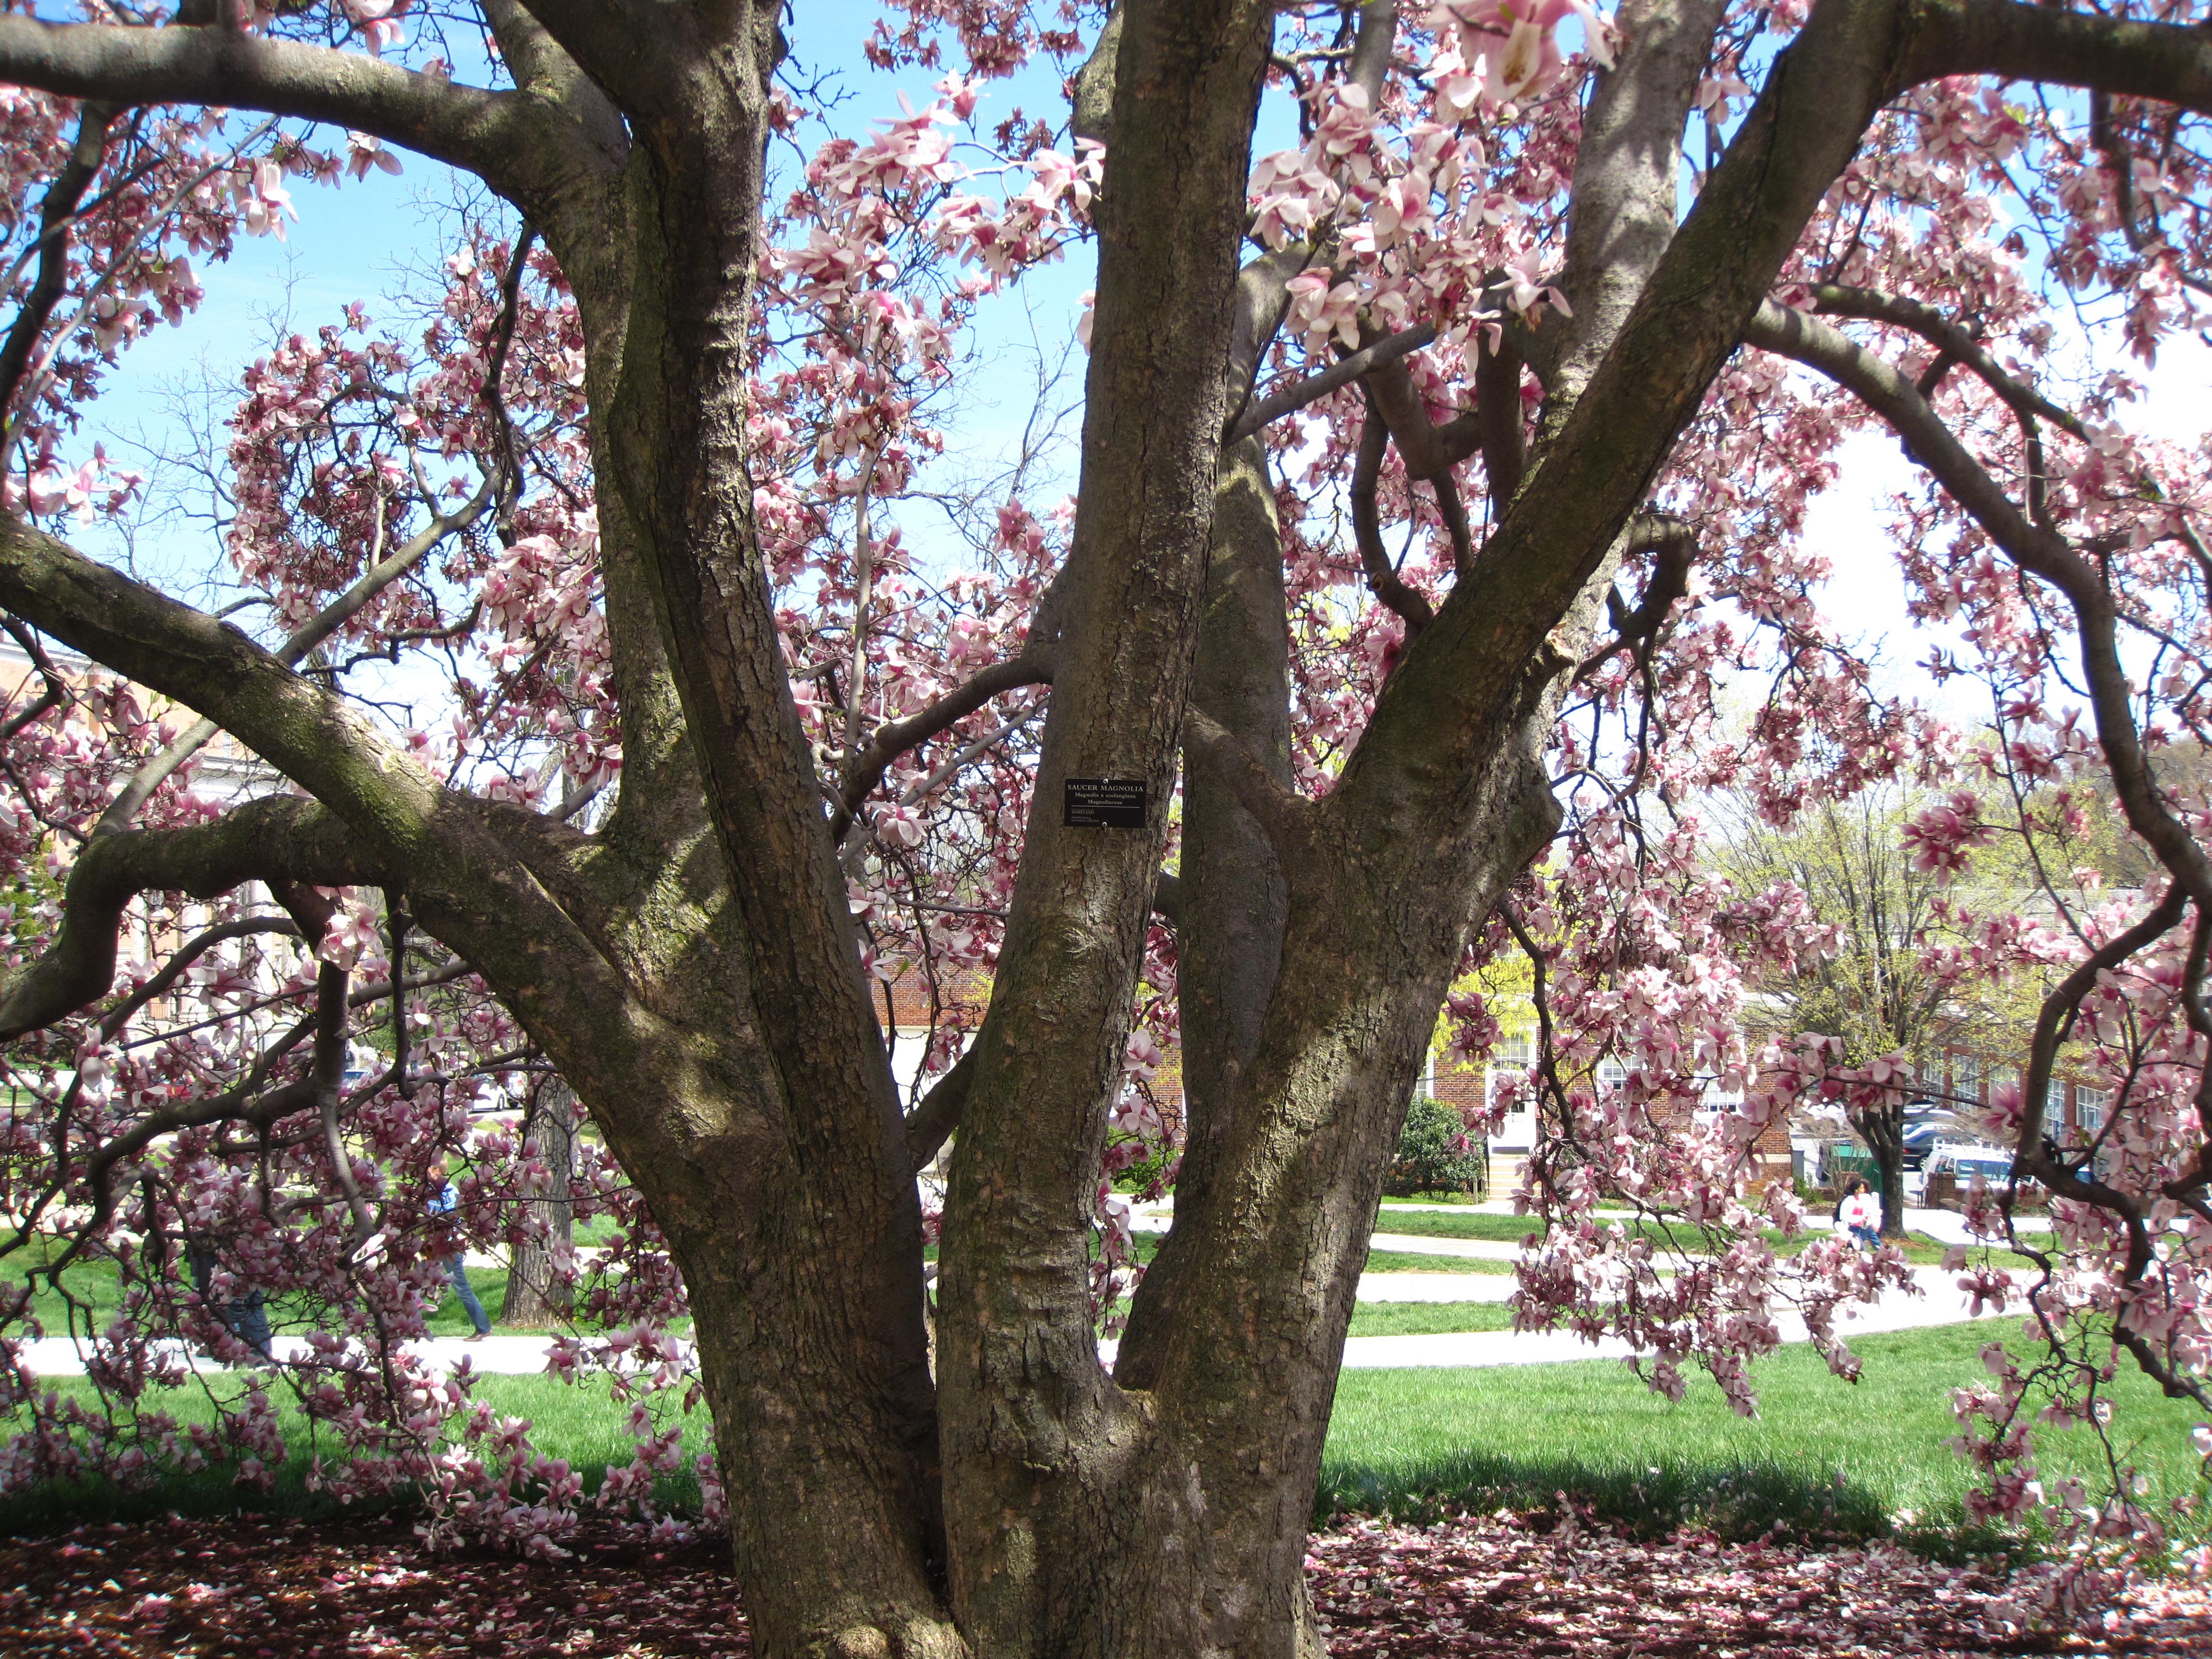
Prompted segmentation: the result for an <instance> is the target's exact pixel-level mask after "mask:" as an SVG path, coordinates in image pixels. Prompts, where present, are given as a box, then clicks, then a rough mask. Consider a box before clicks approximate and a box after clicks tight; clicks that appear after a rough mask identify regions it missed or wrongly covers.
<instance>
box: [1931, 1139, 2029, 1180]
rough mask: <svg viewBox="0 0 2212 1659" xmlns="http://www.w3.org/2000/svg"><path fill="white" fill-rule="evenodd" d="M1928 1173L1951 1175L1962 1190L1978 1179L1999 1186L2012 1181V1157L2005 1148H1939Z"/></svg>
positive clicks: (1968, 1146) (1961, 1146)
mask: <svg viewBox="0 0 2212 1659" xmlns="http://www.w3.org/2000/svg"><path fill="white" fill-rule="evenodd" d="M1927 1170H1928V1174H1929V1176H1938V1175H1948V1176H1950V1177H1951V1178H1952V1179H1953V1180H1954V1181H1956V1182H1958V1183H1959V1184H1960V1186H1962V1187H1963V1186H1965V1185H1966V1183H1967V1182H1970V1181H1972V1180H1973V1179H1974V1178H1975V1177H1976V1176H1979V1177H1981V1179H1982V1180H1984V1182H1988V1183H1989V1184H1990V1186H1992V1187H1995V1186H1997V1185H1999V1184H2000V1183H2002V1182H2006V1181H2009V1180H2010V1179H2011V1178H2012V1154H2011V1153H2010V1152H2007V1151H2006V1150H2005V1149H2004V1148H2003V1147H2002V1146H1979V1145H1972V1144H1968V1145H1958V1146H1939V1147H1937V1148H1936V1150H1935V1152H1932V1153H1931V1154H1929V1159H1928V1164H1927Z"/></svg>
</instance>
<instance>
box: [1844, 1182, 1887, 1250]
mask: <svg viewBox="0 0 2212 1659" xmlns="http://www.w3.org/2000/svg"><path fill="white" fill-rule="evenodd" d="M1836 1219H1837V1220H1838V1221H1840V1222H1841V1223H1843V1225H1844V1226H1846V1227H1848V1228H1850V1233H1851V1239H1852V1242H1853V1243H1857V1246H1858V1247H1859V1249H1863V1250H1871V1249H1876V1248H1877V1247H1878V1246H1879V1245H1880V1244H1881V1200H1879V1199H1877V1198H1875V1195H1874V1194H1873V1192H1872V1191H1870V1190H1869V1188H1868V1186H1867V1179H1866V1177H1865V1176H1852V1177H1851V1182H1850V1186H1848V1187H1846V1188H1844V1201H1843V1204H1842V1206H1840V1207H1839V1208H1838V1210H1837V1212H1836Z"/></svg>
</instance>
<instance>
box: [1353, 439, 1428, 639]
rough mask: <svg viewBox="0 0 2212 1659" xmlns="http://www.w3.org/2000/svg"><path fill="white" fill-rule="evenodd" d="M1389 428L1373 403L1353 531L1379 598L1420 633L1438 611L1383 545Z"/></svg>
mask: <svg viewBox="0 0 2212 1659" xmlns="http://www.w3.org/2000/svg"><path fill="white" fill-rule="evenodd" d="M1389 441H1390V432H1389V428H1388V427H1387V426H1385V425H1384V424H1383V417H1382V416H1380V415H1377V414H1376V413H1375V411H1374V410H1373V408H1372V407H1371V406H1370V409H1369V410H1368V415H1367V424H1366V425H1365V426H1364V428H1361V430H1360V434H1359V453H1358V455H1357V456H1356V457H1354V458H1353V460H1352V537H1353V539H1355V540H1356V541H1358V544H1359V562H1360V565H1361V567H1362V568H1364V570H1365V571H1366V573H1367V586H1369V587H1370V588H1371V589H1373V590H1374V593H1375V597H1376V599H1380V600H1382V601H1383V604H1385V605H1389V607H1390V609H1391V610H1393V611H1396V612H1397V613H1398V615H1399V616H1400V617H1402V618H1404V620H1405V623H1406V631H1407V633H1409V634H1418V633H1419V632H1420V631H1421V630H1422V629H1425V628H1426V627H1427V626H1428V625H1429V623H1431V622H1432V621H1433V620H1435V617H1436V612H1435V611H1432V610H1431V608H1430V606H1429V602H1428V600H1427V599H1425V598H1423V597H1422V595H1421V593H1420V591H1419V589H1417V588H1413V587H1410V586H1407V583H1406V580H1405V579H1404V578H1403V577H1401V575H1399V574H1398V572H1397V569H1396V568H1395V566H1393V565H1392V564H1391V562H1390V550H1389V549H1388V548H1386V547H1384V546H1383V517H1382V512H1381V509H1380V508H1379V507H1378V506H1377V505H1376V490H1377V489H1379V488H1380V487H1381V484H1382V480H1383V454H1384V453H1385V452H1386V450H1387V449H1388V447H1389Z"/></svg>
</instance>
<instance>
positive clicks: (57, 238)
mask: <svg viewBox="0 0 2212 1659" xmlns="http://www.w3.org/2000/svg"><path fill="white" fill-rule="evenodd" d="M114 118H115V107H114V106H113V105H112V104H100V103H89V104H87V105H86V106H84V109H83V111H82V113H80V114H79V116H78V117H77V127H76V143H75V144H74V145H73V146H71V148H70V157H69V160H68V161H64V163H63V164H62V167H61V171H60V172H58V173H55V174H54V177H53V181H52V183H51V184H49V185H47V186H46V197H45V199H44V200H43V201H41V202H40V204H39V274H38V276H37V277H36V278H35V279H34V280H33V282H32V283H31V291H30V292H29V293H28V294H27V295H24V297H23V304H22V308H21V310H19V311H17V312H16V313H15V321H14V322H13V323H11V324H10V325H9V328H8V339H7V343H5V344H4V345H0V413H4V412H5V411H6V410H9V409H11V408H13V407H14V406H15V395H16V393H17V392H20V391H21V390H22V386H23V378H24V375H25V374H27V372H28V370H29V369H30V367H31V354H32V352H33V351H34V350H35V349H37V348H38V343H39V336H40V334H41V333H43V332H44V331H45V330H46V319H48V318H50V317H52V315H53V310H54V307H55V305H56V304H57V303H58V301H60V299H61V297H62V289H64V287H66V286H67V284H68V281H69V232H70V222H71V221H72V220H74V219H75V218H76V210H77V204H78V203H80V202H82V200H83V199H84V193H85V191H88V190H89V189H91V188H92V181H93V180H94V179H97V178H98V177H99V176H100V161H101V160H102V159H103V158H104V157H105V156H106V153H107V126H108V123H109V122H111V121H112V120H113V119H114Z"/></svg>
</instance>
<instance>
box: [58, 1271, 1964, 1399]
mask: <svg viewBox="0 0 2212 1659" xmlns="http://www.w3.org/2000/svg"><path fill="white" fill-rule="evenodd" d="M1912 1276H1913V1279H1914V1281H1915V1285H1916V1288H1917V1290H1918V1291H1920V1292H1921V1293H1920V1294H1919V1295H1917V1296H1915V1295H1912V1294H1910V1293H1908V1292H1905V1291H1891V1292H1890V1293H1889V1294H1888V1295H1887V1296H1885V1297H1882V1299H1881V1301H1880V1302H1878V1303H1876V1304H1873V1305H1872V1306H1869V1307H1864V1308H1855V1309H1851V1310H1848V1311H1847V1312H1846V1313H1845V1314H1844V1317H1843V1320H1842V1328H1843V1329H1844V1333H1845V1334H1846V1335H1847V1336H1850V1335H1857V1334H1861V1333H1864V1332H1875V1331H1901V1330H1913V1329H1918V1328H1923V1327H1927V1326H1930V1325H1953V1324H1959V1323H1961V1322H1964V1321H1966V1320H1967V1319H1969V1318H1971V1317H1972V1314H1971V1312H1970V1311H1969V1309H1968V1306H1967V1301H1966V1296H1965V1294H1964V1293H1963V1292H1962V1291H1960V1289H1959V1288H1958V1285H1957V1283H1956V1275H1954V1274H1950V1273H1944V1272H1943V1271H1942V1269H1941V1268H1936V1267H1916V1268H1914V1269H1913V1273H1912ZM1513 1288H1514V1280H1513V1279H1512V1278H1511V1276H1510V1275H1508V1274H1504V1273H1363V1274H1361V1275H1360V1279H1359V1299H1360V1300H1361V1301H1362V1302H1427V1303H1437V1302H1491V1303H1502V1302H1504V1300H1505V1299H1506V1297H1509V1296H1510V1295H1511V1294H1512V1293H1513ZM1992 1317H1993V1318H1994V1316H1992ZM1780 1325H1781V1329H1782V1340H1784V1341H1785V1342H1802V1341H1804V1340H1807V1336H1806V1331H1805V1325H1804V1322H1803V1321H1802V1320H1801V1319H1799V1318H1798V1317H1797V1316H1795V1315H1794V1314H1791V1315H1784V1316H1782V1318H1781V1320H1780ZM161 1346H164V1347H166V1348H167V1349H169V1350H171V1351H173V1352H175V1353H176V1354H177V1356H178V1358H180V1359H182V1360H183V1361H184V1362H185V1364H187V1365H191V1366H193V1367H194V1368H195V1369H198V1368H206V1369H210V1370H214V1369H219V1368H217V1367H213V1366H210V1364H209V1362H208V1361H207V1360H206V1359H204V1358H197V1357H195V1356H194V1355H193V1354H192V1353H191V1352H190V1351H189V1350H187V1349H186V1348H185V1346H183V1345H182V1344H180V1343H170V1344H163V1345H161ZM408 1346H409V1348H410V1350H411V1351H412V1352H418V1353H420V1354H421V1355H422V1357H423V1358H425V1359H426V1360H427V1361H428V1363H429V1364H430V1365H431V1366H432V1367H433V1368H434V1369H435V1370H440V1371H451V1370H456V1369H458V1368H459V1365H460V1364H462V1362H463V1361H464V1360H465V1361H466V1362H467V1363H468V1364H470V1365H471V1367H472V1368H473V1369H474V1370H477V1372H478V1373H480V1374H483V1375H486V1376H532V1375H535V1374H537V1373H538V1372H542V1371H543V1370H544V1369H545V1356H546V1351H547V1349H548V1348H549V1346H550V1340H549V1339H548V1338H546V1337H544V1336H538V1335H531V1336H501V1335H497V1334H494V1335H492V1336H489V1337H487V1338H485V1339H484V1340H483V1341H481V1342H464V1341H461V1340H458V1339H455V1338H440V1339H435V1340H430V1341H425V1342H416V1343H410V1344H409V1345H408ZM276 1349H277V1352H278V1355H279V1356H280V1357H282V1358H294V1357H297V1358H305V1357H306V1356H307V1353H308V1352H309V1351H308V1347H307V1343H306V1342H305V1341H303V1340H300V1339H298V1338H296V1337H280V1338H278V1339H277V1342H276ZM1114 1351H1115V1345H1114V1344H1113V1343H1111V1342H1106V1343H1103V1344H1101V1345H1100V1348H1099V1352H1100V1355H1101V1357H1102V1358H1104V1359H1105V1360H1106V1362H1107V1363H1108V1364H1109V1365H1110V1364H1112V1363H1113V1359H1114ZM1628 1352H1630V1350H1629V1348H1628V1346H1627V1345H1626V1344H1625V1343H1621V1342H1618V1341H1606V1342H1600V1343H1597V1344H1595V1345H1593V1344H1590V1343H1588V1342H1585V1341H1583V1340H1582V1339H1581V1338H1579V1337H1577V1336H1575V1335H1573V1334H1571V1333H1567V1332H1560V1331H1545V1332H1534V1331H1531V1332H1516V1331H1468V1332H1461V1333H1455V1334H1446V1335H1438V1336H1356V1337H1353V1338H1352V1340H1349V1341H1347V1342H1346V1344H1345V1345H1344V1363H1345V1364H1346V1366H1347V1367H1350V1368H1351V1369H1352V1370H1381V1369H1388V1368H1391V1367H1396V1366H1488V1365H1535V1364H1552V1363H1553V1362H1556V1361H1560V1360H1573V1359H1608V1358H1624V1357H1626V1355H1627V1354H1628ZM24 1358H25V1359H26V1361H27V1363H28V1364H29V1366H30V1368H31V1370H32V1372H33V1375H35V1376H83V1375H84V1360H83V1358H82V1355H81V1354H80V1352H78V1350H77V1348H76V1345H75V1344H74V1343H72V1342H71V1341H70V1340H69V1339H67V1338H66V1337H46V1338H42V1339H40V1340H38V1341H35V1342H31V1343H27V1344H26V1345H25V1353H24Z"/></svg>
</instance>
